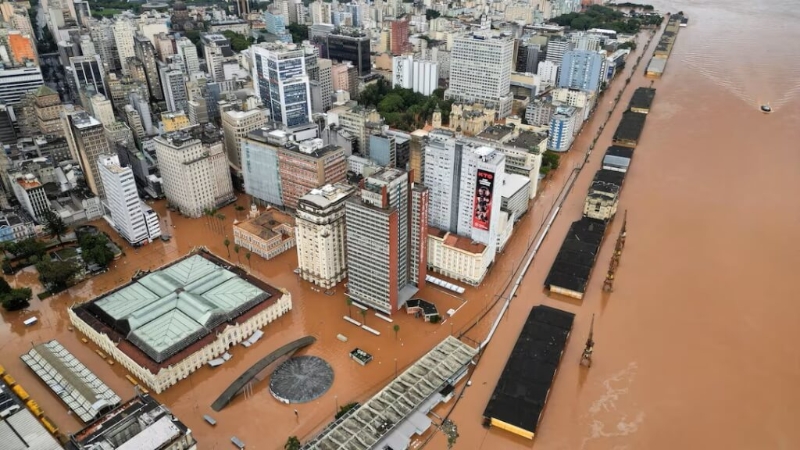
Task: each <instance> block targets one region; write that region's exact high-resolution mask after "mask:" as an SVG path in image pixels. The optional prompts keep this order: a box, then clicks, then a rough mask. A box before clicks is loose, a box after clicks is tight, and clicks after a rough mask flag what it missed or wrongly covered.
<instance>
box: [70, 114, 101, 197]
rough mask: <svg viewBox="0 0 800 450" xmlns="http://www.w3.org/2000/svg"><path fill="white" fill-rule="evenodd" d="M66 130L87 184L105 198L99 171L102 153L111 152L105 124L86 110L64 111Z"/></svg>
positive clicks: (73, 155)
mask: <svg viewBox="0 0 800 450" xmlns="http://www.w3.org/2000/svg"><path fill="white" fill-rule="evenodd" d="M64 124H65V126H64V130H65V135H66V137H67V143H68V144H69V151H70V153H72V157H73V158H74V159H77V160H78V161H80V163H81V168H82V169H83V176H84V178H85V179H86V184H87V185H88V186H89V190H91V191H92V192H93V193H94V195H96V196H98V197H100V198H102V199H104V198H105V197H106V194H105V190H104V189H103V181H102V179H101V178H100V174H99V173H98V171H97V161H98V158H100V155H105V154H110V153H111V151H110V149H109V145H108V140H106V135H105V131H104V129H103V124H102V123H100V121H99V120H97V119H95V118H94V117H92V116H90V115H89V114H87V113H86V112H85V111H73V112H65V113H64Z"/></svg>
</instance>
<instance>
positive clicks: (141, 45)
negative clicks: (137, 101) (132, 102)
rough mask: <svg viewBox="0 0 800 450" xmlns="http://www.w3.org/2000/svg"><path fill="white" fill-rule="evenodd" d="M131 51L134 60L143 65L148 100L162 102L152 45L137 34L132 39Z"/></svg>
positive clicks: (154, 51) (154, 52) (144, 37)
mask: <svg viewBox="0 0 800 450" xmlns="http://www.w3.org/2000/svg"><path fill="white" fill-rule="evenodd" d="M133 49H134V51H135V53H136V58H138V59H139V61H141V62H142V65H144V74H145V76H146V77H147V89H148V90H149V91H150V98H153V99H155V100H164V91H163V90H162V89H161V78H160V77H159V76H158V66H156V50H155V47H153V43H152V42H151V41H150V39H148V38H147V36H144V35H142V34H137V35H136V36H135V37H134V38H133Z"/></svg>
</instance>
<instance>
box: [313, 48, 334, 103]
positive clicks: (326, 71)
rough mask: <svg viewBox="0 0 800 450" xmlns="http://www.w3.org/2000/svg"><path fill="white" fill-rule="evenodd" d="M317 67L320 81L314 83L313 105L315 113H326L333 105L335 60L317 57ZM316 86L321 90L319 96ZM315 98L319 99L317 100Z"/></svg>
mask: <svg viewBox="0 0 800 450" xmlns="http://www.w3.org/2000/svg"><path fill="white" fill-rule="evenodd" d="M317 67H318V68H319V81H317V82H315V84H312V96H311V99H312V101H311V107H312V111H313V112H314V113H324V112H326V111H328V110H329V109H331V106H332V105H333V100H332V98H333V75H332V68H333V61H331V60H330V59H325V58H319V59H317ZM314 86H316V89H318V90H319V93H318V94H317V95H318V97H316V96H315V94H314V89H315V88H314ZM315 98H317V99H318V100H316V101H315V100H314V99H315Z"/></svg>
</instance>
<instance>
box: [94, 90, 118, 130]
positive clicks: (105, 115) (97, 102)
mask: <svg viewBox="0 0 800 450" xmlns="http://www.w3.org/2000/svg"><path fill="white" fill-rule="evenodd" d="M89 105H90V108H89V109H90V111H89V112H90V114H91V115H92V116H94V118H96V119H97V120H99V121H100V123H102V124H103V125H109V124H112V123H114V122H116V120H117V119H116V117H114V107H113V106H111V100H109V99H107V98H106V96H105V95H103V94H95V95H93V96H92V97H91V98H90V99H89Z"/></svg>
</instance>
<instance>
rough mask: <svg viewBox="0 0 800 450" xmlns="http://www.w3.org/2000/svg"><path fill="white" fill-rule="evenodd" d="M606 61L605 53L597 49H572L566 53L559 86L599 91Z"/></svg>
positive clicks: (560, 72)
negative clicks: (596, 50)
mask: <svg viewBox="0 0 800 450" xmlns="http://www.w3.org/2000/svg"><path fill="white" fill-rule="evenodd" d="M604 62H605V58H604V57H603V55H601V54H600V53H598V52H595V51H590V50H570V51H568V52H566V53H564V57H563V59H562V62H561V70H560V71H559V76H558V86H559V87H562V88H569V89H580V90H582V91H585V92H597V91H598V90H599V89H600V80H601V78H602V73H603V63H604Z"/></svg>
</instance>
